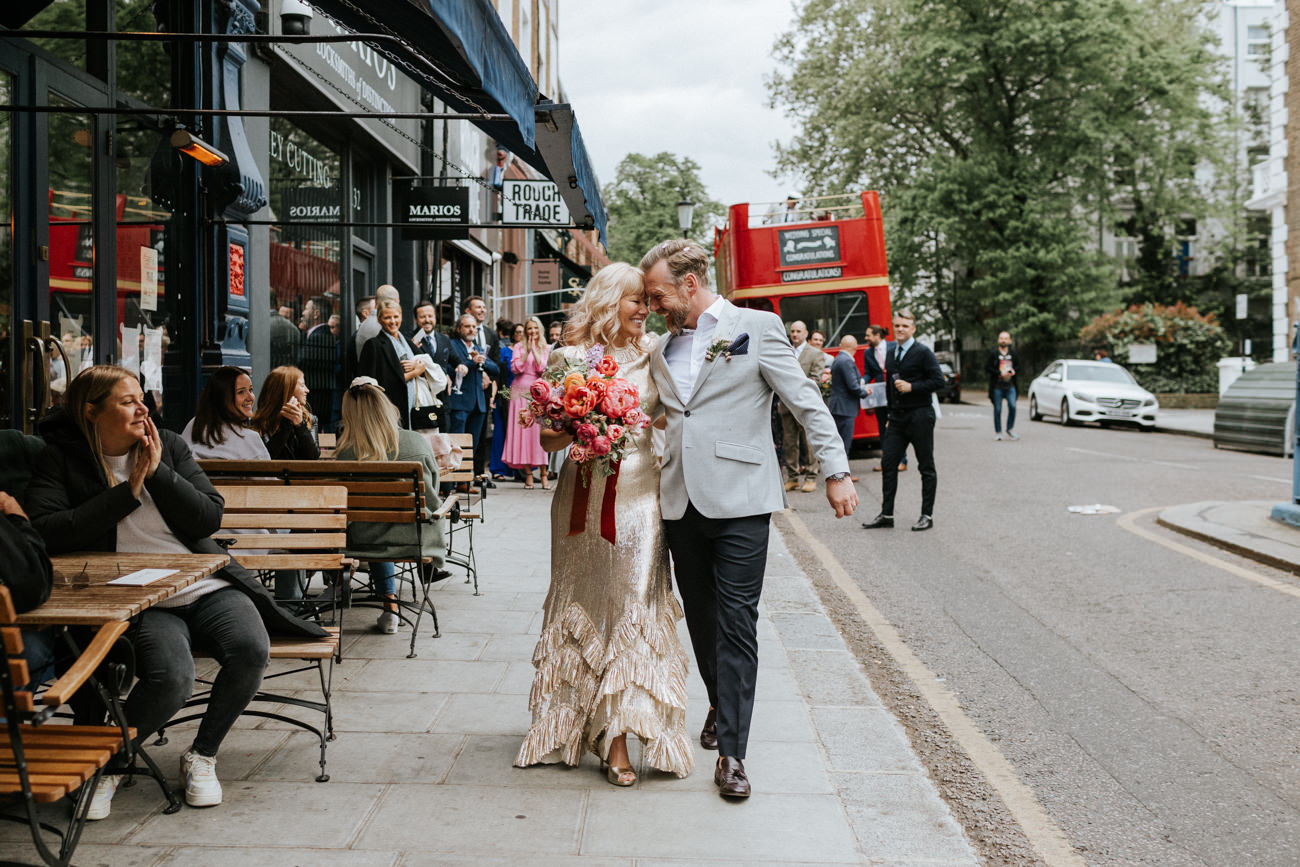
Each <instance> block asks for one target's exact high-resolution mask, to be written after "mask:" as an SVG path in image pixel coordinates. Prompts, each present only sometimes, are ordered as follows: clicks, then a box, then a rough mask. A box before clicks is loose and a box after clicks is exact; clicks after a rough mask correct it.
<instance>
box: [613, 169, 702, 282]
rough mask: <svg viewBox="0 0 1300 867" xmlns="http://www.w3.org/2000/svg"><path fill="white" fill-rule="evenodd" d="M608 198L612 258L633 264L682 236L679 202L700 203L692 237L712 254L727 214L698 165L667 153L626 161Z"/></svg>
mask: <svg viewBox="0 0 1300 867" xmlns="http://www.w3.org/2000/svg"><path fill="white" fill-rule="evenodd" d="M603 196H604V200H605V210H606V212H607V213H608V214H609V227H608V229H607V234H608V238H609V244H608V248H609V258H610V259H611V260H613V261H615V262H631V263H632V264H634V265H635V264H636V263H637V262H639V261H641V257H642V256H643V255H644V254H645V252H646V251H647V250H649V249H650V248H651V247H653V246H654V245H655V244H658V243H660V242H661V241H665V240H667V239H668V238H677V237H680V236H681V234H682V230H681V227H680V226H678V224H677V203H678V202H680V201H681V200H682V199H683V198H685V199H688V200H690V201H692V202H694V203H695V216H694V219H693V220H692V221H691V233H690V236H691V237H692V238H693V239H695V240H696V241H699V242H700V243H702V244H704V246H705V247H708V248H710V249H712V246H713V238H712V231H713V225H714V224H715V223H716V222H717V221H719V220H721V219H722V217H723V216H724V215H725V214H726V209H725V208H724V207H723V206H722V204H721V203H719V202H715V201H714V200H713V199H711V198H709V194H708V191H707V190H706V189H705V187H704V182H703V181H702V180H701V179H700V166H699V164H698V163H696V162H695V160H693V159H691V158H690V157H678V156H676V155H674V154H670V153H666V152H665V153H658V154H655V155H654V156H644V155H642V154H628V155H627V156H625V157H624V158H623V160H622V162H620V163H619V164H618V169H617V170H616V171H615V174H614V180H613V182H612V183H609V184H606V185H605V189H604V190H603Z"/></svg>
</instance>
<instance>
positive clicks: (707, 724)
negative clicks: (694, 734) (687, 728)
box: [700, 708, 718, 750]
mask: <svg viewBox="0 0 1300 867" xmlns="http://www.w3.org/2000/svg"><path fill="white" fill-rule="evenodd" d="M700 746H702V747H704V748H705V749H706V750H716V749H717V748H718V712H717V710H715V709H714V708H709V715H708V716H706V717H705V718H704V728H702V729H700Z"/></svg>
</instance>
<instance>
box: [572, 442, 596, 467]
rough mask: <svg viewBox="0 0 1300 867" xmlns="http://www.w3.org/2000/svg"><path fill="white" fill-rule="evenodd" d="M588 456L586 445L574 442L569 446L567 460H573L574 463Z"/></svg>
mask: <svg viewBox="0 0 1300 867" xmlns="http://www.w3.org/2000/svg"><path fill="white" fill-rule="evenodd" d="M590 457H591V452H589V451H587V447H586V446H582V445H578V444H577V443H574V444H573V445H571V446H569V460H571V461H573V462H574V463H579V464H580V463H582V462H583V461H585V460H587V459H588V458H590Z"/></svg>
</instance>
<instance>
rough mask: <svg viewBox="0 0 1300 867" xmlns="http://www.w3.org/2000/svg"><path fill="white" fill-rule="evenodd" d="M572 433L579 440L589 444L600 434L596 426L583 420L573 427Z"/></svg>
mask: <svg viewBox="0 0 1300 867" xmlns="http://www.w3.org/2000/svg"><path fill="white" fill-rule="evenodd" d="M573 435H574V436H575V437H577V438H578V440H579V442H583V443H586V444H587V445H590V444H591V441H592V440H594V439H595V438H596V437H597V436H599V435H600V431H598V430H596V426H595V425H594V424H592V423H591V422H583V423H582V424H580V425H578V426H577V428H575V429H574V431H573Z"/></svg>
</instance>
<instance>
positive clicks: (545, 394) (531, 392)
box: [528, 379, 551, 403]
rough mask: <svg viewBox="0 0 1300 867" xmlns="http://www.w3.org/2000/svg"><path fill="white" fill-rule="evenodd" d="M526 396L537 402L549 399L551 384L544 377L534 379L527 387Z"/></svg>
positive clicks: (544, 401)
mask: <svg viewBox="0 0 1300 867" xmlns="http://www.w3.org/2000/svg"><path fill="white" fill-rule="evenodd" d="M528 396H529V397H531V398H532V399H533V400H535V401H537V402H538V403H546V402H547V401H548V400H550V399H551V384H550V383H549V382H547V381H546V380H544V379H539V380H537V381H535V382H534V383H533V384H532V385H531V386H530V387H529V388H528Z"/></svg>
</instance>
